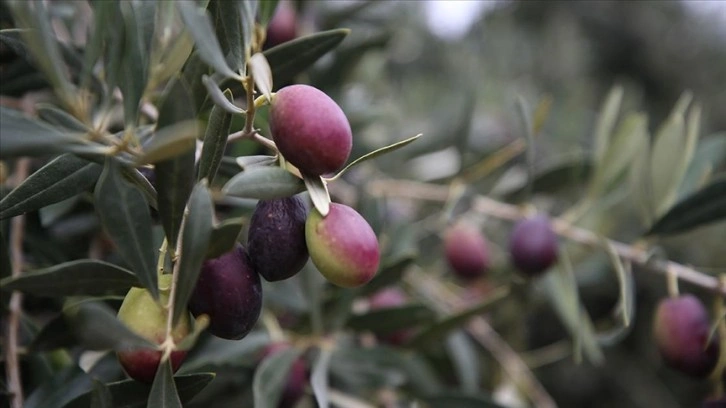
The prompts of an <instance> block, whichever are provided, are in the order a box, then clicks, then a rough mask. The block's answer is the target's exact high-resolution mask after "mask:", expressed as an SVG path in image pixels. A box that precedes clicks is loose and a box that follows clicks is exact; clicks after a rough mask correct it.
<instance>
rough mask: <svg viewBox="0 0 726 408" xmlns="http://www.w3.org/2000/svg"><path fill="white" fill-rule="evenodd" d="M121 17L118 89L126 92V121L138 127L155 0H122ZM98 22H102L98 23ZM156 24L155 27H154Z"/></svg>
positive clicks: (127, 123)
mask: <svg viewBox="0 0 726 408" xmlns="http://www.w3.org/2000/svg"><path fill="white" fill-rule="evenodd" d="M119 6H120V9H121V20H122V21H123V24H124V28H125V29H124V36H125V38H124V50H123V54H122V55H123V57H122V59H121V66H120V67H119V68H120V69H121V75H122V80H121V81H120V82H119V88H120V90H121V94H122V95H123V104H124V123H125V124H126V127H127V128H133V127H135V125H136V123H137V122H138V118H139V110H140V108H141V103H140V102H141V97H142V96H143V94H144V89H145V88H146V82H147V78H148V71H149V69H148V65H149V55H148V54H149V44H148V41H149V40H150V39H151V37H152V35H153V31H151V30H149V29H148V28H149V24H148V21H149V20H151V22H152V23H153V21H154V13H155V11H156V4H155V2H120V3H119ZM97 24H103V23H101V22H97ZM152 27H153V26H152Z"/></svg>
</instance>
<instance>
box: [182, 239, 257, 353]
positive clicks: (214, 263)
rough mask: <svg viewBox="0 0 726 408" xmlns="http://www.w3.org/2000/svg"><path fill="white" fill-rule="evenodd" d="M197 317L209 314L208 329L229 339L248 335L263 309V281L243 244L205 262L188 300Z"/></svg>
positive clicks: (190, 308)
mask: <svg viewBox="0 0 726 408" xmlns="http://www.w3.org/2000/svg"><path fill="white" fill-rule="evenodd" d="M189 310H190V311H191V312H192V314H193V315H194V316H199V315H202V314H206V315H208V316H209V327H208V328H207V329H208V330H209V332H210V333H211V334H213V335H215V336H217V337H220V338H223V339H228V340H239V339H241V338H243V337H245V336H246V335H247V334H248V333H249V332H250V331H251V330H252V328H253V327H254V325H255V323H256V322H257V319H259V317H260V311H261V310H262V283H261V281H260V276H259V275H258V274H257V272H255V270H254V269H253V268H252V264H251V263H250V260H249V257H248V256H247V252H246V251H245V249H244V247H243V246H242V245H240V244H237V245H236V247H235V248H234V249H233V250H231V251H229V252H227V253H225V254H223V255H221V256H220V257H218V258H214V259H208V260H206V261H204V263H203V264H202V270H201V272H200V274H199V279H198V280H197V284H196V286H195V287H194V291H193V292H192V296H191V298H190V300H189Z"/></svg>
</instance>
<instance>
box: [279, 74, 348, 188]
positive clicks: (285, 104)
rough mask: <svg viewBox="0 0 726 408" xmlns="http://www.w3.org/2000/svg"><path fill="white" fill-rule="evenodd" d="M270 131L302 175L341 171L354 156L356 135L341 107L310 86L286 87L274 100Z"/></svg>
mask: <svg viewBox="0 0 726 408" xmlns="http://www.w3.org/2000/svg"><path fill="white" fill-rule="evenodd" d="M269 122H270V131H271V133H272V139H273V140H274V141H275V143H276V145H277V148H278V150H279V151H280V153H281V154H282V156H283V157H284V158H285V159H286V160H287V161H289V162H290V163H291V164H293V165H294V166H295V167H297V168H298V169H299V170H300V171H301V172H302V173H305V174H308V175H312V176H320V175H324V174H330V173H333V172H335V171H336V170H339V169H340V168H341V167H343V165H344V164H345V162H346V161H347V160H348V157H349V156H350V151H351V149H352V148H353V135H352V131H351V129H350V123H348V119H347V118H346V117H345V113H343V110H342V109H340V106H338V104H336V103H335V101H334V100H332V99H331V98H330V97H329V96H328V95H326V94H325V93H323V92H322V91H320V90H319V89H317V88H314V87H312V86H309V85H290V86H286V87H284V88H282V89H280V90H279V91H277V93H275V95H274V96H273V98H272V102H271V104H270V116H269Z"/></svg>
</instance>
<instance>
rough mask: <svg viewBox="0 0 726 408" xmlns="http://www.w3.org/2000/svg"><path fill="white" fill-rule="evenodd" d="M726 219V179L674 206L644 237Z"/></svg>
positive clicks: (716, 181) (708, 186) (686, 229)
mask: <svg viewBox="0 0 726 408" xmlns="http://www.w3.org/2000/svg"><path fill="white" fill-rule="evenodd" d="M724 218H726V179H719V180H715V181H713V182H712V183H711V184H709V185H707V186H706V187H704V188H702V189H701V190H699V191H697V192H695V193H693V194H691V195H690V196H689V197H686V198H685V199H683V200H681V201H680V202H679V203H677V204H676V205H674V206H673V207H672V208H671V209H669V210H668V212H667V213H666V214H665V215H663V216H662V217H661V218H660V219H659V220H657V221H656V222H655V223H653V226H652V227H651V228H650V231H648V233H647V234H646V235H669V234H675V233H679V232H684V231H688V230H690V229H693V228H696V227H699V226H702V225H705V224H709V223H712V222H716V221H719V220H722V219H724Z"/></svg>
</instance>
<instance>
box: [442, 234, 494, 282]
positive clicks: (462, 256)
mask: <svg viewBox="0 0 726 408" xmlns="http://www.w3.org/2000/svg"><path fill="white" fill-rule="evenodd" d="M444 253H445V255H446V261H447V262H448V263H449V266H450V267H451V270H452V271H453V272H454V273H455V274H456V276H458V277H460V278H462V279H476V278H479V277H481V276H483V275H484V273H486V271H487V269H489V245H488V244H487V241H486V239H485V238H484V235H482V234H481V233H480V232H479V230H478V229H477V228H475V227H473V226H470V225H467V224H463V223H457V224H455V225H453V226H451V227H449V228H448V229H447V230H446V232H445V233H444Z"/></svg>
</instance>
